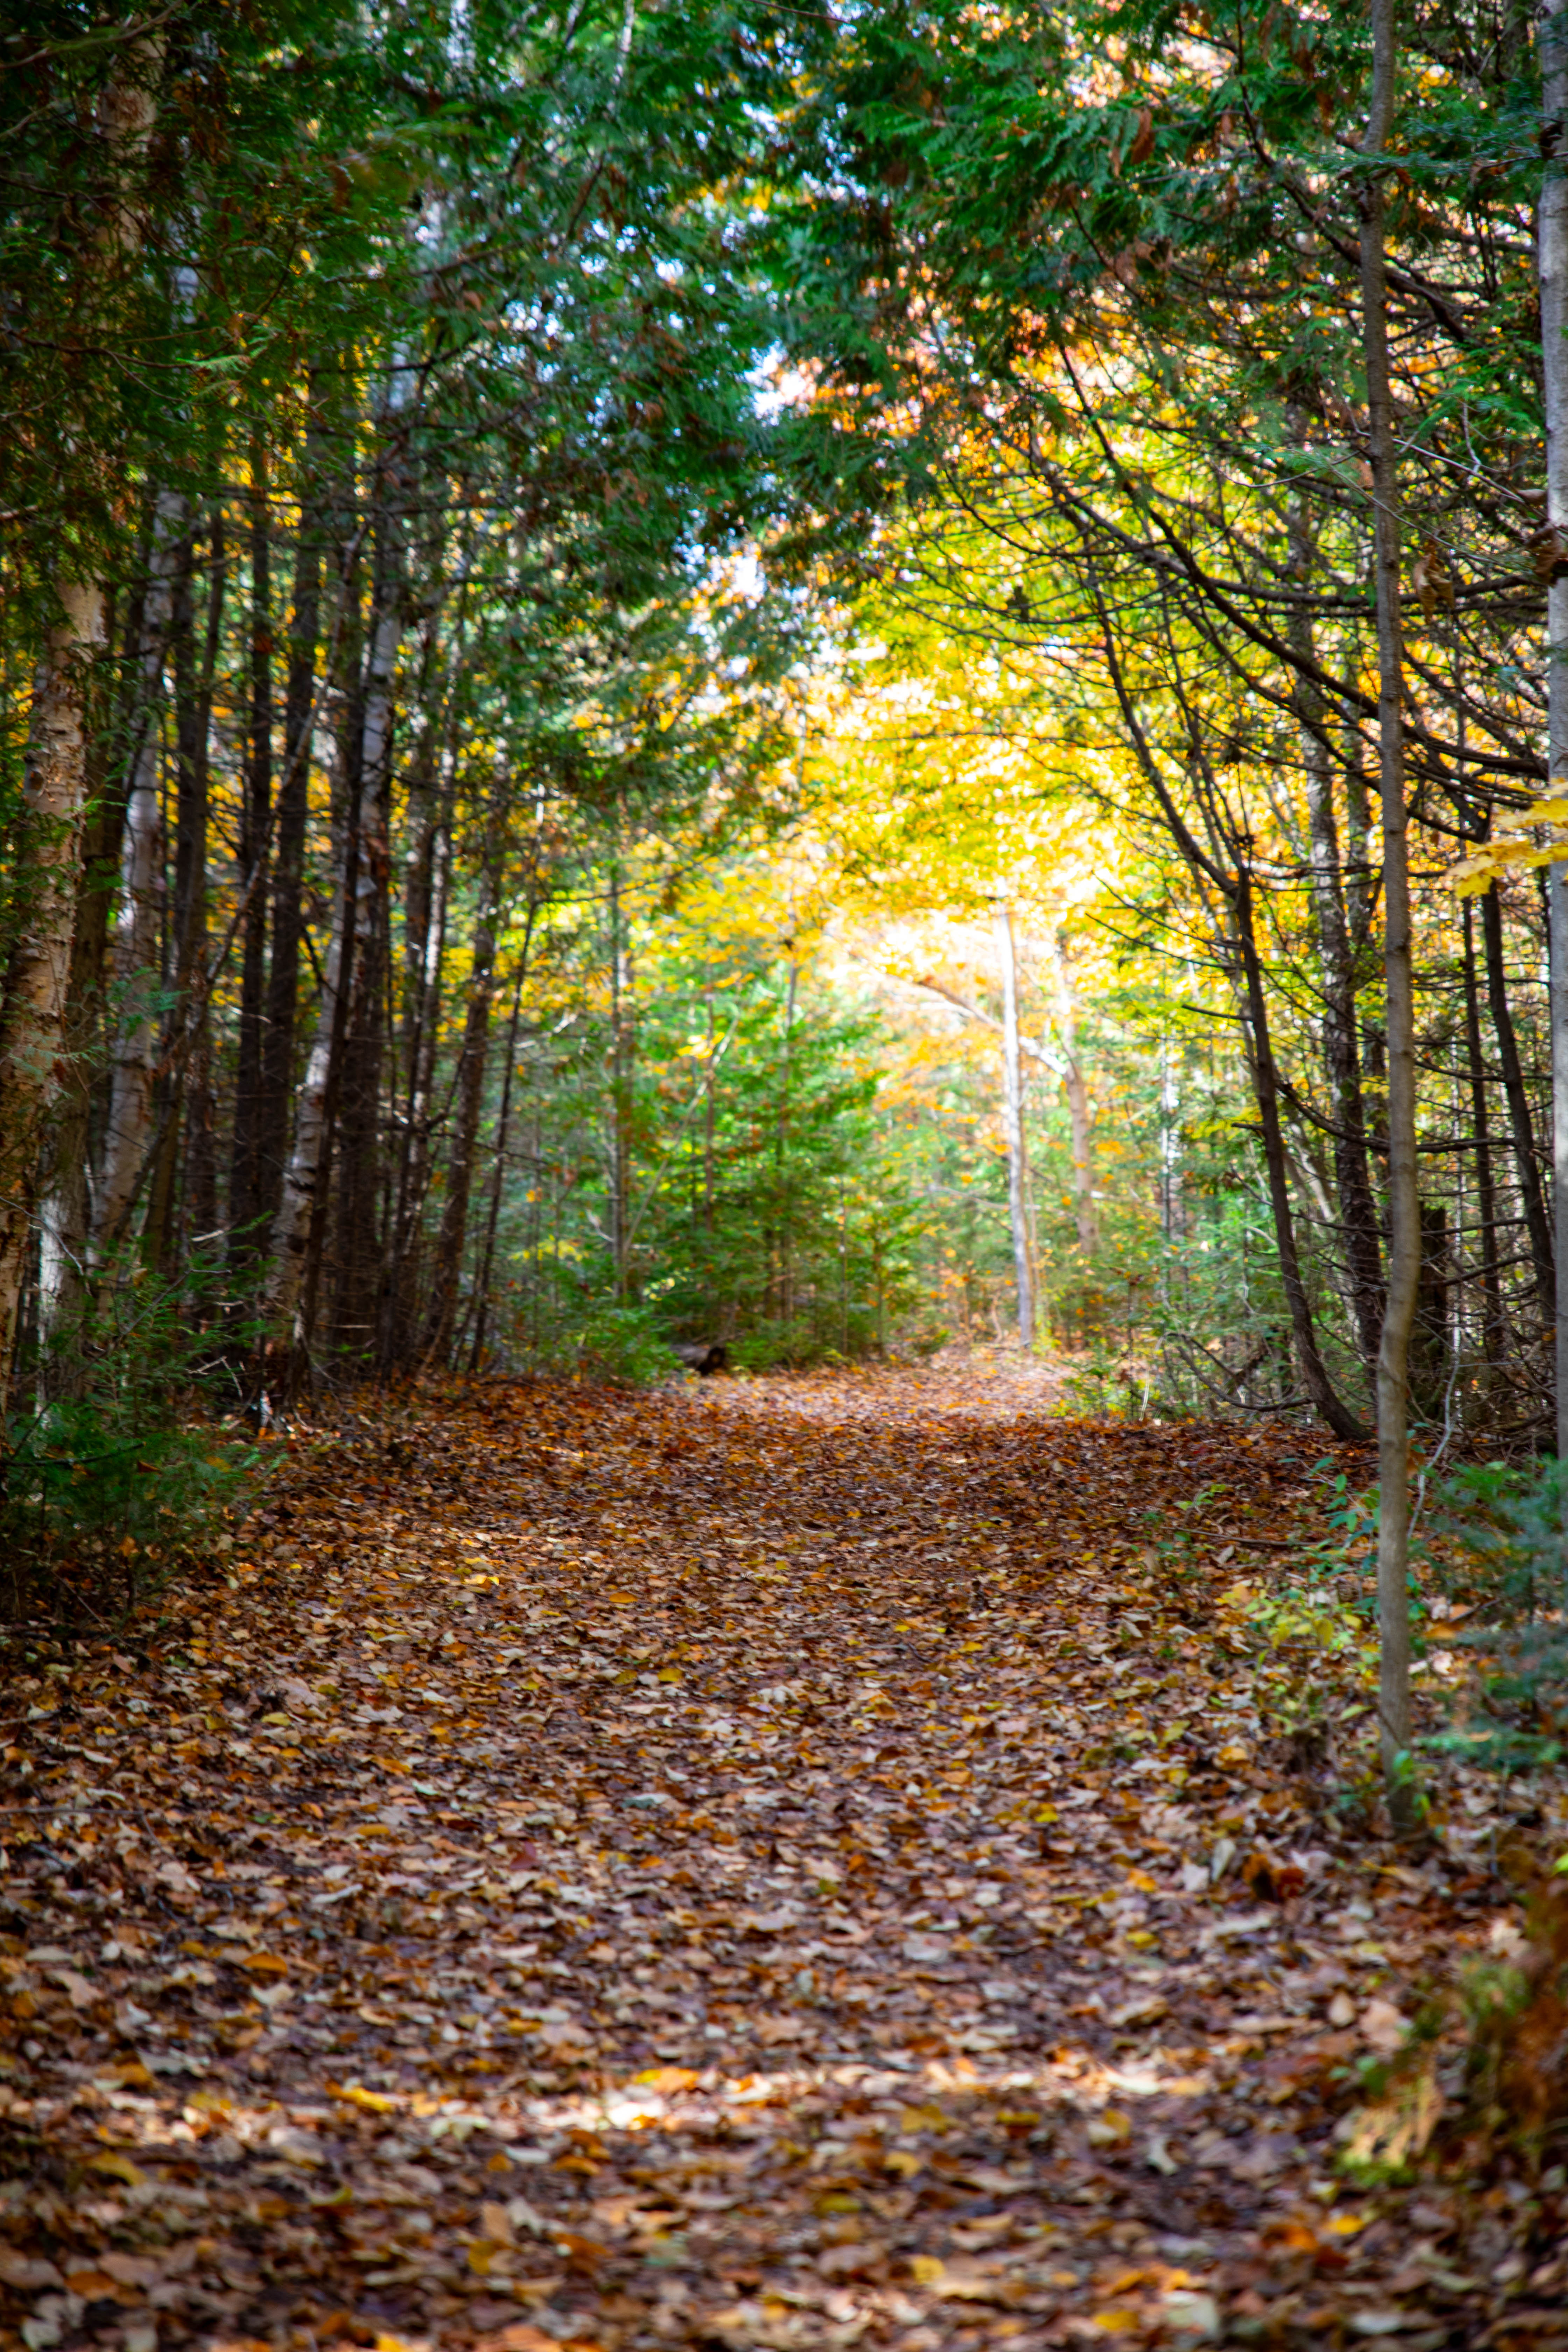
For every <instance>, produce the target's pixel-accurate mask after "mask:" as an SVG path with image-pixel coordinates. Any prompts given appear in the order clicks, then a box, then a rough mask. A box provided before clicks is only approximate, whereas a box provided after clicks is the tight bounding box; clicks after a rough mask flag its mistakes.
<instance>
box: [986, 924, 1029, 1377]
mask: <svg viewBox="0 0 1568 2352" xmlns="http://www.w3.org/2000/svg"><path fill="white" fill-rule="evenodd" d="M996 960H997V961H998V963H999V964H1000V965H1001V967H1002V1118H1003V1127H1004V1129H1005V1134H1006V1138H1007V1215H1008V1219H1009V1222H1010V1223H1011V1225H1012V1228H1013V1268H1014V1281H1015V1284H1016V1289H1017V1295H1018V1337H1019V1339H1021V1340H1022V1341H1023V1343H1024V1345H1025V1347H1026V1348H1032V1347H1033V1346H1034V1344H1035V1278H1034V1268H1033V1267H1032V1265H1030V1263H1029V1220H1028V1213H1027V1210H1026V1205H1025V1177H1024V1079H1023V1069H1022V1066H1021V1064H1020V1061H1019V1055H1018V965H1017V958H1016V953H1015V951H1014V942H1013V910H1012V908H1010V907H1009V906H1008V904H1007V902H1006V900H1005V899H1004V900H1003V901H1002V902H1001V904H1000V905H999V906H998V907H997V909H996Z"/></svg>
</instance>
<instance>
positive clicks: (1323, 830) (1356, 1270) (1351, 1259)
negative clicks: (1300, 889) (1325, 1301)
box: [1289, 492, 1383, 1386]
mask: <svg viewBox="0 0 1568 2352" xmlns="http://www.w3.org/2000/svg"><path fill="white" fill-rule="evenodd" d="M1289 538H1290V550H1291V556H1292V570H1293V572H1294V573H1295V576H1296V579H1297V580H1298V582H1300V583H1301V584H1302V585H1303V586H1305V585H1306V583H1308V582H1309V580H1310V576H1311V572H1312V569H1313V567H1314V565H1315V563H1316V561H1317V541H1316V534H1315V532H1314V530H1313V528H1312V519H1311V515H1310V511H1309V509H1308V505H1307V498H1306V494H1305V492H1299V493H1298V494H1297V496H1296V498H1295V499H1294V500H1293V502H1292V505H1291V509H1290V520H1289ZM1290 633H1291V637H1292V641H1293V643H1294V646H1295V649H1296V652H1297V654H1298V655H1299V656H1300V659H1301V667H1300V670H1299V672H1298V677H1297V685H1296V701H1297V709H1298V714H1299V718H1300V729H1301V751H1302V764H1303V768H1304V770H1305V773H1306V783H1307V822H1308V830H1309V835H1310V841H1311V851H1312V913H1313V918H1314V922H1315V927H1316V929H1317V934H1318V961H1319V966H1320V969H1321V974H1322V990H1323V1060H1324V1064H1325V1067H1326V1070H1327V1074H1328V1080H1329V1101H1330V1107H1331V1113H1332V1118H1333V1123H1334V1181H1335V1186H1336V1189H1337V1191H1338V1192H1339V1212H1340V1213H1339V1224H1340V1232H1341V1234H1342V1245H1343V1249H1344V1256H1345V1270H1346V1276H1347V1277H1348V1279H1347V1288H1348V1290H1349V1293H1350V1301H1351V1308H1352V1317H1353V1319H1354V1323H1355V1332H1356V1340H1357V1344H1358V1346H1359V1347H1360V1349H1361V1356H1362V1361H1363V1365H1364V1366H1365V1368H1366V1374H1367V1380H1368V1382H1369V1385H1373V1386H1375V1383H1376V1378H1377V1350H1378V1343H1379V1339H1380V1337H1381V1334H1382V1329H1383V1261H1382V1253H1381V1250H1380V1248H1379V1244H1378V1229H1377V1200H1376V1196H1375V1194H1374V1192H1373V1183H1372V1163H1371V1159H1370V1156H1369V1154H1368V1151H1367V1143H1366V1124H1365V1112H1364V1108H1363V1102H1362V1087H1361V1055H1360V1053H1359V1052H1358V1050H1357V1046H1356V1017H1355V1015H1356V988H1355V959H1354V956H1353V954H1352V948H1351V934H1350V924H1349V921H1348V919H1347V916H1346V909H1345V900H1344V891H1343V876H1342V868H1341V863H1340V843H1339V826H1338V824H1337V822H1336V819H1335V814H1334V794H1333V781H1332V763H1331V753H1330V742H1329V733H1328V709H1327V705H1326V703H1325V700H1324V698H1323V695H1322V692H1321V688H1319V687H1318V686H1317V685H1316V684H1315V683H1314V682H1313V679H1312V676H1311V672H1312V670H1313V668H1314V667H1315V648H1314V645H1313V634H1312V624H1311V617H1310V613H1309V612H1308V610H1307V607H1306V604H1304V602H1299V603H1297V604H1295V605H1293V607H1292V610H1291V619H1290Z"/></svg>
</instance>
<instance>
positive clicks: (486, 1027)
mask: <svg viewBox="0 0 1568 2352" xmlns="http://www.w3.org/2000/svg"><path fill="white" fill-rule="evenodd" d="M498 788H499V780H498ZM500 826H501V821H500V817H499V816H498V817H497V818H495V819H494V820H493V821H492V824H491V839H490V843H489V849H488V852H487V855H486V857H485V863H484V867H483V871H482V873H481V875H480V877H479V907H478V908H477V910H476V912H475V916H474V960H473V964H472V967H471V970H470V971H469V975H468V1013H467V1014H466V1016H465V1018H464V1022H463V1047H462V1053H461V1055H460V1057H459V1060H458V1086H457V1103H456V1114H457V1115H456V1118H455V1119H454V1122H453V1129H452V1149H451V1152H450V1154H449V1156H448V1159H447V1200H446V1205H445V1207H444V1208H443V1210H442V1212H441V1230H440V1232H439V1234H437V1240H436V1263H435V1267H434V1272H433V1278H432V1282H431V1289H430V1313H429V1318H428V1320H427V1322H426V1327H425V1346H424V1351H423V1352H424V1354H425V1356H426V1360H429V1361H436V1360H439V1359H441V1358H442V1357H444V1356H445V1354H446V1352H447V1348H448V1347H449V1346H450V1344H451V1338H452V1330H453V1327H454V1325H455V1323H456V1321H457V1314H458V1280H459V1278H460V1276H461V1275H462V1270H463V1244H464V1242H465V1241H466V1239H467V1236H468V1202H469V1200H470V1198H471V1196H472V1193H473V1187H474V1152H475V1148H476V1146H477V1144H478V1141H479V1110H480V1107H481V1105H482V1104H483V1101H484V1089H485V1064H486V1062H487V1060H488V1059H489V1035H490V1004H491V1001H492V999H493V996H494V993H495V961H496V917H497V910H498V908H499V907H500V886H501V863H502V849H501V843H500Z"/></svg>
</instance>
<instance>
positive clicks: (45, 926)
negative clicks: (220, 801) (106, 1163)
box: [0, 32, 163, 1389]
mask: <svg viewBox="0 0 1568 2352" xmlns="http://www.w3.org/2000/svg"><path fill="white" fill-rule="evenodd" d="M162 64H163V35H162V34H161V33H154V32H150V33H148V34H146V35H144V36H143V37H141V38H140V39H137V40H134V41H132V42H130V43H128V44H127V46H126V48H125V49H124V51H123V52H122V54H121V60H120V63H119V65H118V67H117V68H116V70H115V72H114V73H113V75H112V77H111V79H110V83H109V86H108V88H107V89H106V90H105V91H104V94H103V99H102V102H101V104H100V109H99V121H98V130H99V133H100V139H101V142H102V152H103V155H104V158H105V164H106V184H105V186H104V188H103V190H102V204H101V210H100V219H99V223H98V226H96V228H95V229H94V231H93V234H92V236H91V237H90V239H89V242H88V245H87V248H86V259H85V265H84V266H85V268H86V269H87V270H88V272H89V273H91V274H92V275H94V276H98V277H100V278H102V280H103V282H104V283H105V284H107V283H108V282H110V279H111V278H112V275H113V272H114V268H115V266H116V263H117V262H121V263H122V262H123V261H125V260H126V259H128V258H130V257H133V256H134V255H135V254H136V253H137V251H138V250H139V249H140V247H141V244H142V216H141V212H140V210H139V208H138V206H137V205H136V204H135V203H134V202H133V201H132V195H133V187H132V182H133V180H134V178H135V176H136V175H137V174H138V173H139V172H140V169H141V165H142V159H143V157H144V156H145V154H146V152H147V142H148V139H149V137H150V135H151V133H152V129H153V118H154V115H155V112H156V106H157V101H156V95H155V85H156V81H157V77H158V73H159V70H160V68H161V67H162ZM89 307H90V295H89ZM55 595H56V599H57V601H58V604H59V608H60V609H59V617H58V619H57V620H56V621H55V622H54V623H53V624H52V625H51V626H50V627H49V628H48V630H47V633H46V635H45V638H44V646H43V652H42V657H41V659H40V661H39V664H38V669H37V677H36V679H35V683H34V690H33V708H32V713H31V716H30V719H29V722H28V732H27V751H26V772H25V776H24V782H23V809H24V824H23V839H24V842H25V845H26V858H27V877H26V886H25V887H26V890H27V893H28V897H29V900H30V903H29V904H28V906H27V908H26V920H25V921H24V923H23V926H22V929H21V933H20V936H19V937H18V939H17V940H16V947H15V949H14V950H13V951H12V954H11V958H10V961H9V965H8V968H7V970H6V972H5V991H4V994H3V996H0V1119H3V1140H0V1389H3V1386H4V1383H5V1381H6V1379H7V1378H8V1376H9V1373H10V1369H11V1357H12V1352H13V1349H14V1348H15V1345H16V1315H17V1309H18V1307H20V1305H21V1299H22V1288H23V1283H24V1280H25V1277H26V1265H27V1258H28V1254H29V1249H30V1244H31V1240H32V1225H33V1204H34V1200H35V1198H36V1194H37V1183H38V1173H39V1153H40V1149H41V1146H42V1143H43V1138H44V1131H45V1125H46V1122H47V1118H48V1116H49V1113H50V1110H51V1109H52V1108H53V1106H54V1104H55V1102H56V1100H57V1099H58V1095H59V1092H60V1089H61V1087H62V1085H63V1084H64V1079H65V1049H66V1042H67V1041H66V1034H65V1019H66V1002H67V989H68V982H69V977H70V961H71V936H72V931H73V929H74V925H75V919H76V905H77V896H78V891H79V886H80V882H81V837H82V821H83V817H84V815H85V814H86V809H87V786H88V739H87V696H88V680H89V674H90V671H91V668H92V664H93V660H94V657H95V656H96V655H97V653H98V650H99V647H100V646H101V645H102V643H103V641H104V614H105V606H106V598H105V594H104V590H103V585H102V583H101V582H100V580H97V579H89V580H80V579H78V580H61V581H57V583H55Z"/></svg>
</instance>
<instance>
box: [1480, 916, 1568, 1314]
mask: <svg viewBox="0 0 1568 2352" xmlns="http://www.w3.org/2000/svg"><path fill="white" fill-rule="evenodd" d="M1481 945H1482V948H1483V950H1485V955H1486V967H1487V996H1488V999H1489V1003H1490V1006H1491V1016H1492V1032H1493V1034H1494V1035H1495V1036H1496V1038H1497V1050H1498V1072H1499V1075H1500V1077H1501V1079H1502V1092H1503V1100H1504V1102H1505V1103H1506V1104H1507V1105H1508V1123H1509V1132H1510V1137H1511V1139H1512V1142H1513V1160H1514V1169H1515V1172H1516V1174H1517V1176H1518V1179H1519V1198H1520V1206H1521V1209H1522V1210H1523V1212H1524V1230H1525V1233H1526V1234H1527V1235H1528V1237H1529V1241H1530V1262H1531V1269H1532V1271H1533V1273H1534V1276H1535V1302H1536V1307H1537V1309H1538V1311H1539V1313H1540V1317H1541V1329H1542V1333H1543V1334H1545V1333H1547V1332H1550V1331H1551V1330H1552V1327H1553V1325H1554V1324H1555V1322H1556V1320H1557V1277H1556V1272H1555V1268H1554V1266H1553V1264H1552V1228H1551V1225H1550V1224H1549V1223H1548V1222H1547V1215H1546V1198H1545V1194H1544V1192H1543V1191H1542V1182H1541V1156H1540V1153H1539V1151H1538V1150H1537V1148H1536V1141H1535V1123H1534V1120H1533V1119H1532V1118H1531V1109H1530V1089H1529V1087H1527V1085H1526V1084H1525V1077H1524V1069H1523V1066H1522V1064H1521V1061H1520V1058H1519V1039H1518V1037H1517V1035H1516V1034H1515V1033H1514V1026H1513V1014H1512V1013H1511V1012H1510V1008H1509V1001H1508V967H1507V965H1506V963H1505V961H1504V960H1503V937H1502V903H1501V901H1500V898H1499V897H1498V893H1497V884H1496V883H1495V882H1493V883H1489V885H1488V887H1487V888H1486V889H1485V890H1484V891H1483V892H1482V893H1481Z"/></svg>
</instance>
